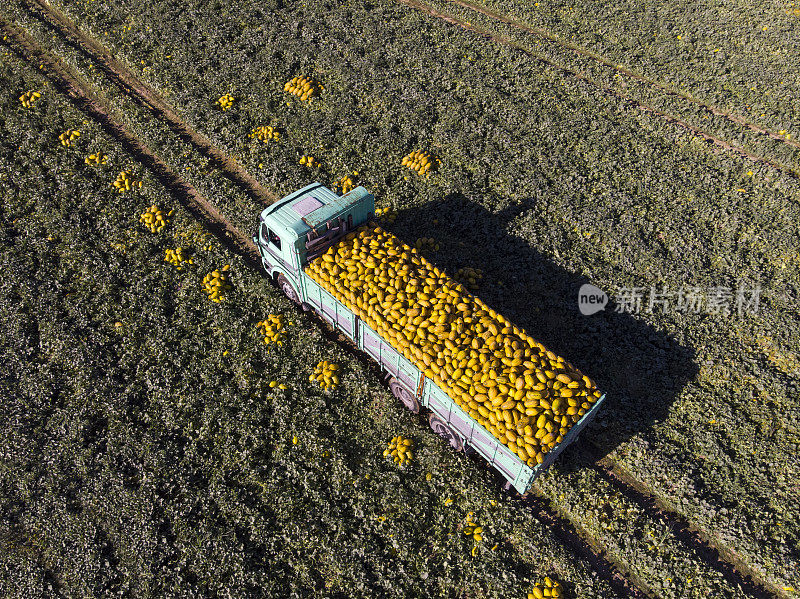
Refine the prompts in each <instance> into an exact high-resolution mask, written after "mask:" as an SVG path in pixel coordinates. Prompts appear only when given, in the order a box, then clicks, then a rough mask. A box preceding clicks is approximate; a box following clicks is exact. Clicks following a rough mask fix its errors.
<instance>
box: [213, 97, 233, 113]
mask: <svg viewBox="0 0 800 599" xmlns="http://www.w3.org/2000/svg"><path fill="white" fill-rule="evenodd" d="M235 100H236V98H234V97H233V96H232V95H230V94H225V95H224V96H220V97H219V99H218V100H217V106H219V107H220V109H221V110H223V111H225V110H228V109H229V108H230V107H231V106H233V103H234V101H235Z"/></svg>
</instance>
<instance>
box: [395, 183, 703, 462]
mask: <svg viewBox="0 0 800 599" xmlns="http://www.w3.org/2000/svg"><path fill="white" fill-rule="evenodd" d="M530 208H531V207H530V206H526V205H524V204H523V205H518V206H512V207H509V208H507V209H504V210H502V211H500V212H498V213H491V212H489V211H487V210H486V209H484V208H483V207H481V206H479V205H477V204H476V203H475V202H471V201H469V200H467V199H466V198H464V197H461V196H457V195H453V196H449V197H446V198H445V199H443V200H435V201H433V202H429V203H428V204H425V205H424V206H421V207H417V206H415V207H414V208H413V209H409V210H405V211H400V212H398V215H397V220H396V221H395V222H394V223H392V224H385V226H386V228H387V229H389V230H391V231H392V232H395V233H396V234H397V235H398V236H399V237H400V238H401V239H403V240H404V241H406V242H407V243H409V244H413V243H414V240H415V239H417V238H418V237H434V238H435V239H436V240H437V242H438V243H439V244H440V249H439V250H438V251H436V252H433V253H430V254H429V255H428V256H427V257H428V258H429V259H430V260H432V261H433V262H434V263H436V264H437V266H439V267H441V268H444V269H445V271H446V272H447V273H448V274H449V275H450V276H452V275H453V274H454V273H455V272H456V270H457V269H458V268H460V267H465V266H471V267H473V268H479V269H481V270H482V271H483V280H482V281H480V288H479V289H477V290H474V291H473V293H474V294H475V295H476V296H478V297H480V298H481V299H483V300H484V301H485V302H486V303H487V304H488V305H489V306H491V307H493V308H494V309H496V310H497V311H498V312H500V313H501V314H503V315H504V316H505V317H506V318H508V319H509V320H511V321H512V322H514V323H515V324H517V325H518V326H520V327H522V328H524V329H525V330H526V331H527V332H528V334H530V335H531V336H532V337H533V338H535V339H536V340H538V341H540V342H541V343H543V344H544V345H545V346H547V348H548V349H551V350H552V351H554V352H555V353H557V354H559V355H562V356H564V357H565V358H566V359H567V360H569V361H570V362H572V364H573V365H574V366H576V367H577V368H579V369H580V370H581V371H582V372H584V373H585V374H587V375H588V376H590V377H591V378H593V379H594V380H595V381H596V382H597V384H598V386H599V388H600V389H601V390H602V391H603V392H605V393H606V395H607V397H606V401H605V403H604V406H603V408H602V409H601V410H600V412H599V413H598V417H597V419H596V420H595V422H593V423H591V424H590V425H589V427H587V429H586V430H585V431H584V434H582V435H581V438H582V439H584V440H588V441H589V442H590V444H591V445H592V446H593V450H592V451H590V452H588V454H587V452H586V451H580V452H576V451H569V452H568V454H565V456H564V457H565V459H562V460H558V461H557V462H556V463H559V462H560V465H559V468H560V469H561V468H566V469H572V468H580V467H581V466H582V465H585V462H586V461H587V460H591V461H596V460H599V459H601V458H603V457H604V456H605V455H606V454H608V453H609V452H611V451H612V450H613V449H614V448H616V447H618V446H619V445H620V444H622V443H625V442H626V441H627V440H629V439H630V438H631V437H632V436H634V435H636V434H638V433H646V432H647V431H648V430H650V429H651V428H652V427H653V425H654V424H655V423H657V422H659V421H662V420H663V419H664V418H665V417H666V416H667V413H668V411H669V408H670V406H671V404H672V402H673V401H674V400H675V398H676V397H677V396H678V394H679V393H680V392H681V390H682V389H683V387H684V386H685V385H686V384H687V383H688V382H689V381H691V380H692V379H693V378H694V377H695V376H696V375H697V373H698V367H697V364H696V362H695V359H694V356H695V354H694V351H693V350H692V349H691V348H688V347H685V346H683V345H681V344H680V343H678V342H677V341H676V340H675V339H673V338H672V337H671V336H670V335H668V334H666V333H664V332H662V331H659V330H657V329H656V328H654V327H653V326H651V325H649V324H647V323H646V322H644V320H643V317H642V316H641V315H636V314H630V313H624V312H616V311H615V306H614V304H613V302H611V303H609V304H608V305H607V306H606V309H605V310H604V311H601V312H598V313H596V314H593V315H591V316H584V315H583V314H581V312H580V311H579V310H578V289H579V288H580V287H581V285H583V284H584V283H592V281H591V280H589V279H588V278H586V277H584V276H582V275H579V274H576V273H573V272H570V271H569V270H566V269H565V268H564V267H562V266H559V265H558V264H556V263H554V262H553V261H552V260H551V259H550V258H549V257H547V256H545V255H544V254H542V253H541V252H540V251H538V250H537V249H536V248H535V247H532V246H531V245H530V243H529V242H527V241H525V240H523V239H522V238H520V237H517V236H515V235H513V234H511V233H509V232H508V229H509V224H510V223H511V222H512V221H513V220H514V219H515V218H516V217H517V216H519V215H520V214H521V213H523V212H524V211H525V210H528V209H530ZM437 219H438V221H439V223H438V224H434V222H435V221H436V220H437ZM498 281H503V283H504V284H503V286H502V287H501V286H498ZM643 303H646V302H643ZM582 445H585V443H584V444H582Z"/></svg>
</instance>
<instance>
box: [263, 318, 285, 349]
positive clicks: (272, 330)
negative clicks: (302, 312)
mask: <svg viewBox="0 0 800 599" xmlns="http://www.w3.org/2000/svg"><path fill="white" fill-rule="evenodd" d="M256 327H257V328H258V332H259V333H261V335H262V336H263V337H264V343H266V344H267V345H269V344H270V343H275V344H276V345H283V342H284V341H285V340H286V324H285V322H284V318H283V315H282V314H270V315H269V316H267V317H266V318H265V319H264V320H262V321H261V322H258V323H256Z"/></svg>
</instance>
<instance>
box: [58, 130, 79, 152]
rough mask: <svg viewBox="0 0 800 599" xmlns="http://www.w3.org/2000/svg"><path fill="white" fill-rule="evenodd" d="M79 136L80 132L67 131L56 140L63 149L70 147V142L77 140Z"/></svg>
mask: <svg viewBox="0 0 800 599" xmlns="http://www.w3.org/2000/svg"><path fill="white" fill-rule="evenodd" d="M80 136H81V132H80V131H77V130H75V129H67V130H66V131H64V133H62V134H61V135H59V136H58V140H59V141H60V142H61V145H62V146H64V147H67V148H68V147H70V146H71V145H72V142H74V141H75V140H76V139H78V138H79V137H80Z"/></svg>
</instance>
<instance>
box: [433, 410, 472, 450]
mask: <svg viewBox="0 0 800 599" xmlns="http://www.w3.org/2000/svg"><path fill="white" fill-rule="evenodd" d="M428 423H429V424H430V425H431V429H433V432H434V433H436V434H437V435H439V436H440V437H441V438H442V439H444V440H445V441H447V442H448V443H449V444H450V447H452V448H453V449H455V450H456V451H461V450H462V449H464V443H463V442H462V441H461V437H459V436H458V435H457V434H456V433H455V431H454V430H453V429H451V428H450V427H449V426H448V425H447V423H446V422H445V421H444V420H442V419H441V418H439V417H438V416H437V415H436V414H431V415H430V416H428Z"/></svg>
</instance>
